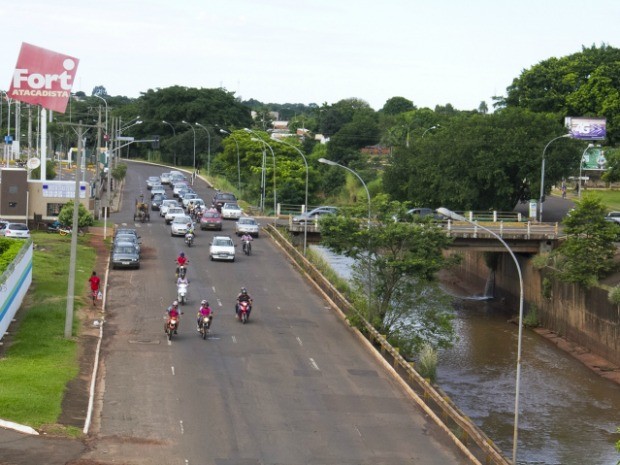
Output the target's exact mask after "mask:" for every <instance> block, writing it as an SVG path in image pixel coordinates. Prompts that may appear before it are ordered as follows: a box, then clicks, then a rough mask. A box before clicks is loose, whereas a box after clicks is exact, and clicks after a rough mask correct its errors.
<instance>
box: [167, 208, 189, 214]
mask: <svg viewBox="0 0 620 465" xmlns="http://www.w3.org/2000/svg"><path fill="white" fill-rule="evenodd" d="M168 213H170V214H173V213H185V210H183V209H182V208H180V207H172V208H169V209H168Z"/></svg>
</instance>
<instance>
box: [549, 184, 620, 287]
mask: <svg viewBox="0 0 620 465" xmlns="http://www.w3.org/2000/svg"><path fill="white" fill-rule="evenodd" d="M604 216H605V206H604V205H603V203H602V200H601V198H600V197H599V196H597V195H596V194H591V193H587V194H585V195H584V197H583V198H582V199H581V200H580V201H577V202H576V207H575V209H574V210H571V212H570V213H569V214H568V215H567V216H566V218H564V221H563V223H564V233H565V234H566V235H567V238H566V240H565V241H564V242H562V244H561V245H560V247H558V249H556V250H555V251H554V252H552V253H551V254H550V257H549V258H550V259H551V260H553V268H554V269H555V270H557V271H555V274H556V276H558V278H559V279H560V280H562V281H564V282H569V283H577V284H580V285H582V286H585V287H590V286H593V285H594V284H596V283H597V281H598V280H599V279H600V278H602V277H604V276H606V275H607V274H609V273H610V272H611V271H613V270H614V269H615V266H616V265H615V264H614V260H613V258H614V255H615V252H616V246H615V244H614V240H615V239H616V236H617V232H618V231H617V228H618V225H617V224H615V223H609V222H607V221H605V218H604Z"/></svg>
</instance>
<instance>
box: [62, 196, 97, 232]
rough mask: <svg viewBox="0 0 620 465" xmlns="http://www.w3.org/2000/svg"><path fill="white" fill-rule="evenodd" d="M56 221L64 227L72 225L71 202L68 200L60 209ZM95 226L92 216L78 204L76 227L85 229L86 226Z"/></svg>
mask: <svg viewBox="0 0 620 465" xmlns="http://www.w3.org/2000/svg"><path fill="white" fill-rule="evenodd" d="M58 221H59V222H60V224H63V225H65V226H69V225H72V224H73V200H69V201H68V202H67V203H66V204H64V205H63V206H62V208H61V209H60V213H58ZM93 224H95V219H94V218H93V215H91V214H90V212H89V211H88V210H87V209H86V207H84V205H82V203H79V204H78V227H79V228H85V227H87V226H92V225H93Z"/></svg>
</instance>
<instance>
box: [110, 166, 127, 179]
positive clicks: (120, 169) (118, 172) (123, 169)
mask: <svg viewBox="0 0 620 465" xmlns="http://www.w3.org/2000/svg"><path fill="white" fill-rule="evenodd" d="M126 175H127V165H126V164H125V163H119V164H118V165H117V166H116V167H114V168H113V169H112V177H113V178H114V180H116V181H121V180H123V179H125V176H126Z"/></svg>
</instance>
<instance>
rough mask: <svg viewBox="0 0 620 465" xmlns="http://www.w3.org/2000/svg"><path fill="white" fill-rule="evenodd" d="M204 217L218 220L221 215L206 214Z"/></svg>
mask: <svg viewBox="0 0 620 465" xmlns="http://www.w3.org/2000/svg"><path fill="white" fill-rule="evenodd" d="M203 216H204V217H205V218H217V217H218V216H219V215H218V214H217V213H212V212H206V213H205V214H204V215H203Z"/></svg>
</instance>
